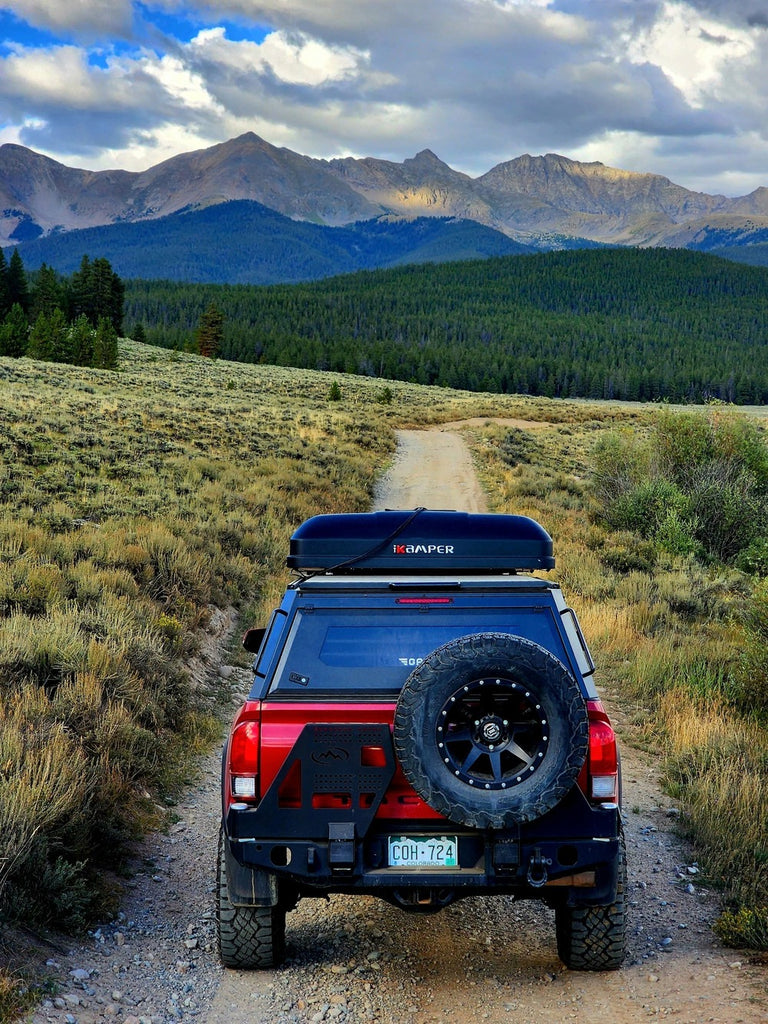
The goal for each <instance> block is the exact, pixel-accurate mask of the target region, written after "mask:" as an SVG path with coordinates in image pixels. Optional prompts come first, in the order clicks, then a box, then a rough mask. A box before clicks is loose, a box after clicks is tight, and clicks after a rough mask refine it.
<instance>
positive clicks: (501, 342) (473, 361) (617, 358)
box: [126, 249, 768, 404]
mask: <svg viewBox="0 0 768 1024" xmlns="http://www.w3.org/2000/svg"><path fill="white" fill-rule="evenodd" d="M210 302H215V303H216V305H217V306H218V307H219V308H220V309H221V310H222V312H223V313H224V314H225V316H226V324H225V338H224V348H223V355H224V357H225V358H227V359H233V360H239V361H242V362H261V363H271V364H278V365H284V366H299V367H308V368H313V369H324V370H333V371H335V372H351V373H361V374H365V375H367V376H378V377H388V378H394V379H399V380H407V381H414V382H416V383H421V384H439V385H442V386H448V387H457V388H467V389H469V390H474V391H495V392H502V393H510V394H513V393H521V394H532V395H545V396H558V397H586V398H616V399H628V400H633V401H634V400H658V399H670V400H673V401H694V402H700V401H704V400H707V399H709V398H719V399H721V400H723V401H728V402H735V403H750V404H762V403H766V402H768V348H767V347H766V345H765V329H764V325H765V323H766V316H767V315H768V270H765V269H762V268H755V267H744V266H737V265H735V264H732V263H729V262H728V261H725V260H722V259H719V258H717V257H714V256H711V255H708V254H705V253H694V252H688V251H684V250H666V249H663V250H658V249H647V250H636V249H605V250H592V251H582V252H560V253H544V254H537V255H534V256H515V257H500V258H498V259H493V260H485V261H469V262H464V263H455V264H444V265H439V266H422V267H405V268H399V269H394V270H388V271H369V272H365V273H359V274H355V275H350V276H344V277H338V278H334V279H330V280H327V281H322V282H315V283H311V284H303V285H294V286H273V287H270V288H249V287H244V286H241V287H233V286H219V285H206V286H195V287H190V286H185V285H178V284H176V285H174V284H172V283H167V282H151V281H150V282H148V281H131V282H128V287H127V293H126V325H127V326H128V328H129V329H131V327H132V325H133V324H134V323H136V322H139V321H140V322H142V323H143V324H144V326H145V327H146V328H147V335H148V338H149V340H151V341H152V342H154V343H156V344H162V345H165V346H168V347H174V346H175V347H184V345H185V344H186V343H187V342H188V341H189V338H190V336H191V334H192V332H193V330H194V327H195V326H196V324H197V322H198V320H199V318H200V315H201V314H202V312H203V310H204V309H205V308H206V307H207V305H208V304H209V303H210Z"/></svg>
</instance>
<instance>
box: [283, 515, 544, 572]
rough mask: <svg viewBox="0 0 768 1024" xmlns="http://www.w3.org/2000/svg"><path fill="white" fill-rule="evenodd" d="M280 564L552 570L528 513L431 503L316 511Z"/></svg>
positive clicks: (333, 568) (320, 568)
mask: <svg viewBox="0 0 768 1024" xmlns="http://www.w3.org/2000/svg"><path fill="white" fill-rule="evenodd" d="M287 564H288V566H289V568H291V569H294V570H295V571H296V572H298V573H301V574H314V573H318V572H325V573H340V574H346V573H353V572H355V573H356V572H366V573H389V574H394V575H402V574H405V573H409V574H411V573H418V574H426V573H430V574H437V575H440V574H447V573H455V572H457V571H461V572H462V573H465V574H472V573H488V572H491V573H498V572H515V571H516V570H517V569H552V568H554V565H555V559H554V556H553V554H552V538H551V537H550V536H549V534H548V533H547V531H546V530H545V529H544V528H543V527H542V526H540V525H539V523H537V522H536V521H535V520H534V519H529V518H528V517H527V516H515V515H487V514H476V513H471V512H451V511H435V510H431V509H409V510H387V511H385V512H353V513H342V514H339V515H320V516H313V517H312V518H311V519H307V520H306V522H304V523H302V525H301V526H300V527H299V528H298V529H297V530H296V531H295V533H294V534H293V536H292V537H291V544H290V553H289V555H288V559H287Z"/></svg>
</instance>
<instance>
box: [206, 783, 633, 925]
mask: <svg viewBox="0 0 768 1024" xmlns="http://www.w3.org/2000/svg"><path fill="white" fill-rule="evenodd" d="M257 810H258V809H257V808H256V809H238V808H230V810H229V812H228V815H227V819H226V822H225V827H226V834H227V837H228V840H229V842H228V843H227V848H228V850H227V856H228V867H229V868H230V870H229V879H230V887H231V888H232V889H233V890H234V891H232V892H231V893H230V898H231V899H232V901H233V902H234V903H247V904H251V905H253V904H256V905H259V904H261V905H270V903H272V902H274V901H275V900H276V885H274V884H273V881H272V880H273V879H275V880H279V879H283V880H285V881H286V882H290V883H292V885H293V886H294V888H296V889H298V891H299V893H300V894H302V895H318V896H321V895H324V894H326V893H331V892H345V893H368V894H373V895H379V896H384V897H386V896H387V894H388V893H389V892H392V891H396V890H397V891H402V890H413V889H432V890H442V891H451V894H452V898H453V899H456V898H460V897H461V896H471V895H481V894H491V893H497V894H498V893H507V894H512V895H515V896H517V897H518V898H524V899H539V900H543V901H544V902H546V903H549V904H550V905H552V906H560V905H572V906H573V905H582V906H583V905H607V904H610V903H612V902H613V901H614V899H615V896H616V886H617V864H618V858H619V836H620V831H621V821H620V814H619V810H618V808H617V807H616V806H615V805H608V806H604V807H594V806H592V805H590V804H589V803H588V802H587V800H586V799H585V797H584V795H583V794H582V792H581V790H579V789H578V787H574V788H573V790H572V791H571V793H570V794H569V795H568V796H567V797H566V799H565V800H564V801H562V803H560V804H559V805H558V806H557V808H555V809H554V810H553V811H550V812H549V813H548V814H546V815H544V816H543V817H541V818H539V819H538V820H537V821H535V822H530V823H526V824H522V825H519V826H517V827H515V828H510V829H504V830H480V829H478V830H472V829H467V828H466V827H464V826H461V827H456V826H453V825H452V824H451V823H450V822H448V821H444V820H443V821H438V822H436V821H434V820H429V821H421V822H419V821H407V822H404V821H392V822H391V826H390V825H388V823H387V822H386V821H382V819H376V821H375V822H373V823H371V824H370V826H369V827H368V828H367V830H366V831H365V832H364V833H363V834H360V831H361V830H360V829H358V827H357V825H356V823H355V822H340V823H333V822H330V823H329V824H328V828H327V833H326V835H324V836H323V837H322V838H319V837H317V836H315V837H313V838H311V839H310V838H305V837H302V836H300V835H297V836H282V837H277V836H274V837H267V836H264V834H263V830H262V829H259V828H253V827H251V825H252V823H253V824H255V817H254V816H255V814H256V812H257ZM254 833H256V834H254ZM408 834H411V835H418V836H424V835H446V834H450V835H455V836H457V838H458V867H457V868H426V867H419V868H405V869H403V868H393V867H390V866H389V865H388V837H389V836H390V835H408ZM253 869H259V870H257V871H256V872H255V875H256V878H257V884H256V885H255V884H254V878H253V876H254V870H253ZM259 886H260V887H261V889H262V890H263V891H259Z"/></svg>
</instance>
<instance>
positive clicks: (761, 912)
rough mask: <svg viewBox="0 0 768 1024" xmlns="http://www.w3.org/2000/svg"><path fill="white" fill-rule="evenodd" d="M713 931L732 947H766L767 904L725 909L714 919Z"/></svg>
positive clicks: (767, 933) (767, 942) (767, 947)
mask: <svg viewBox="0 0 768 1024" xmlns="http://www.w3.org/2000/svg"><path fill="white" fill-rule="evenodd" d="M715 932H716V933H717V934H718V935H719V937H720V938H721V939H722V940H723V942H724V943H725V944H726V946H732V947H733V948H734V949H768V906H764V907H741V908H740V909H738V910H726V911H725V912H724V913H723V914H721V915H720V917H719V918H718V919H717V921H715Z"/></svg>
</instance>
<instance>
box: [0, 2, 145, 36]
mask: <svg viewBox="0 0 768 1024" xmlns="http://www.w3.org/2000/svg"><path fill="white" fill-rule="evenodd" d="M132 8H133V4H132V3H131V0H13V3H7V2H6V0H3V2H0V10H5V11H10V12H11V13H13V14H14V15H16V17H17V18H20V19H22V20H23V21H26V22H27V24H29V25H34V27H35V28H42V29H48V30H49V31H52V32H62V31H63V32H75V33H77V34H78V35H79V36H80V37H81V38H86V39H95V38H99V37H100V36H108V35H111V34H117V35H120V36H124V35H125V34H126V33H127V31H128V29H129V27H130V24H131V20H132Z"/></svg>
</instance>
